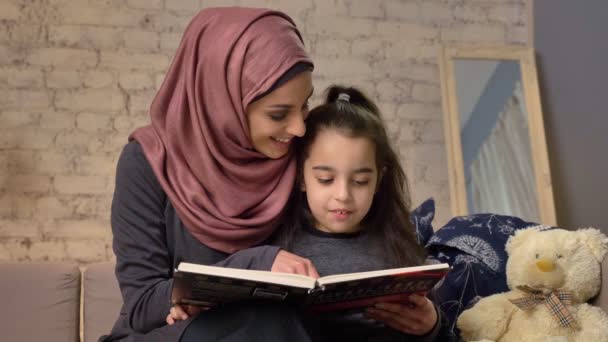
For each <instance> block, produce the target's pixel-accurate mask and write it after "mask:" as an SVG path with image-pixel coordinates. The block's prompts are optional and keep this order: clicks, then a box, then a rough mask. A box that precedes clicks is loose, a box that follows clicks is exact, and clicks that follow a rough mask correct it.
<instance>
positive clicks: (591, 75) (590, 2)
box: [533, 0, 608, 233]
mask: <svg viewBox="0 0 608 342" xmlns="http://www.w3.org/2000/svg"><path fill="white" fill-rule="evenodd" d="M533 13H534V21H533V22H534V45H535V49H536V53H537V62H538V67H539V70H538V72H539V79H540V88H541V97H542V99H543V109H544V115H545V127H546V130H547V140H548V141H547V144H548V148H549V158H550V163H551V172H552V176H553V183H554V184H553V186H554V187H553V188H554V192H555V197H556V198H555V200H556V209H557V218H558V225H560V226H561V227H563V228H579V227H589V226H594V227H596V228H599V229H601V230H602V231H603V232H604V233H608V1H606V0H576V1H572V0H535V1H534V10H533Z"/></svg>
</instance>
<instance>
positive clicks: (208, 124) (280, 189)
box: [101, 8, 317, 342]
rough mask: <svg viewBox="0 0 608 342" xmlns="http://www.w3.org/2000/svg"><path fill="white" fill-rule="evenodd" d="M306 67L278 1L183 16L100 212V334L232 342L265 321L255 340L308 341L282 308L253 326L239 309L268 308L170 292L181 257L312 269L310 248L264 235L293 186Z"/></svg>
mask: <svg viewBox="0 0 608 342" xmlns="http://www.w3.org/2000/svg"><path fill="white" fill-rule="evenodd" d="M312 68H313V65H312V61H311V60H310V58H309V57H308V55H307V54H306V52H305V51H304V46H303V42H302V38H301V36H300V34H299V32H298V30H297V28H296V27H295V24H294V23H293V21H292V20H291V19H290V18H289V17H288V16H286V15H285V14H283V13H280V12H276V11H271V10H264V9H247V8H214V9H206V10H203V11H201V12H200V13H199V14H198V15H197V16H195V17H194V18H193V20H192V21H191V23H190V24H189V26H188V27H187V29H186V31H185V33H184V36H183V38H182V41H181V44H180V46H179V48H178V50H177V53H176V55H175V57H174V59H173V62H172V65H171V67H170V68H169V71H168V72H167V75H166V77H165V80H164V82H163V84H162V86H161V87H160V89H159V91H158V93H157V94H156V97H155V98H154V100H153V102H152V105H151V107H150V117H151V124H150V125H148V126H145V127H143V128H140V129H138V130H136V131H135V132H133V133H132V134H131V136H130V137H129V143H128V144H127V145H126V147H125V148H124V150H123V152H122V154H121V156H120V160H119V162H118V166H117V173H116V188H115V193H114V198H113V202H112V218H111V221H112V232H113V236H114V240H113V250H114V253H115V255H116V276H117V278H118V282H119V285H120V290H121V292H122V297H123V307H122V309H121V312H120V316H119V318H118V320H117V322H116V323H115V325H114V328H113V330H112V332H111V334H110V335H109V336H104V337H102V339H101V340H102V341H140V340H141V341H152V342H153V341H179V340H181V341H186V340H194V339H199V340H200V339H204V340H216V339H219V338H220V336H222V337H223V338H226V339H230V340H240V339H242V338H245V336H249V334H250V333H251V331H253V330H255V331H256V332H257V333H259V334H265V332H264V331H265V330H264V329H266V331H267V332H268V333H269V334H271V335H259V336H264V337H260V338H274V339H279V340H283V339H284V338H290V339H291V340H294V339H295V340H296V341H297V340H298V338H297V335H298V334H299V332H301V336H302V339H303V340H306V339H307V337H306V336H307V335H306V333H305V332H304V330H302V329H303V328H302V326H301V323H300V322H299V320H293V321H291V323H286V322H287V321H289V317H288V315H285V313H284V312H280V313H278V314H279V315H280V316H281V317H282V318H281V320H273V319H265V322H268V324H267V326H266V327H265V326H264V324H260V323H259V322H254V321H252V320H251V318H252V317H254V318H256V319H258V320H259V319H264V313H260V312H261V311H264V310H266V311H267V313H266V314H267V315H268V317H273V315H276V314H277V312H272V309H262V310H261V311H257V309H256V308H249V309H248V308H247V307H246V306H243V307H239V308H238V309H235V310H234V313H238V315H233V314H232V313H231V312H230V311H228V312H226V310H224V311H222V310H221V309H220V310H215V309H214V310H211V311H209V312H205V313H204V315H203V314H201V315H196V313H197V311H196V309H193V308H191V307H181V306H177V307H173V306H172V304H171V302H170V298H171V288H172V275H173V270H174V269H175V268H176V267H177V265H178V264H179V263H180V262H181V261H185V262H192V263H199V264H206V265H216V266H225V267H237V268H248V269H258V270H272V271H282V272H291V273H301V274H306V275H310V276H317V273H316V270H315V269H314V266H312V264H311V263H310V262H309V261H308V260H306V259H303V258H300V257H298V256H295V255H293V254H289V253H287V252H285V251H280V250H279V248H278V247H275V246H269V245H265V244H264V243H265V241H266V240H267V239H268V238H269V237H270V235H271V234H272V233H273V232H274V231H275V230H276V229H277V227H278V223H279V221H280V218H281V215H282V214H283V211H284V207H285V205H286V203H287V200H288V197H289V194H290V192H291V189H292V187H293V185H294V179H295V173H296V169H295V161H294V160H293V158H292V155H291V150H292V148H291V145H292V144H293V139H295V138H297V137H301V136H302V135H303V134H304V133H305V126H304V119H305V118H306V116H307V114H308V105H307V103H308V98H309V97H310V95H311V93H312V82H311V72H312ZM248 310H250V311H248ZM248 312H249V313H250V314H251V315H249V314H248ZM253 312H255V313H256V314H255V315H254V314H253ZM223 315H224V316H223ZM239 315H244V316H242V317H241V316H239ZM247 315H249V316H247ZM200 316H206V317H207V316H208V318H206V317H205V319H196V320H194V322H193V318H195V317H198V318H201V317H200ZM225 316H228V317H229V318H230V319H229V320H228V321H229V322H230V324H232V325H233V326H227V325H226V322H225V321H223V318H224V317H225ZM275 317H276V316H275ZM222 321H223V323H222ZM245 322H248V323H245ZM239 329H240V330H239ZM184 331H185V333H184ZM235 331H236V332H235ZM214 334H216V335H214ZM231 334H232V335H231ZM229 335H230V336H229Z"/></svg>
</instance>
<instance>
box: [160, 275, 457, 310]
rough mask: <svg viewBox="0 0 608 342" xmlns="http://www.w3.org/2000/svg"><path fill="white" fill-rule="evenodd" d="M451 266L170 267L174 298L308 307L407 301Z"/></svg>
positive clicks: (338, 307) (211, 303)
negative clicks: (353, 269)
mask: <svg viewBox="0 0 608 342" xmlns="http://www.w3.org/2000/svg"><path fill="white" fill-rule="evenodd" d="M448 270H449V266H448V265H447V264H436V265H425V266H416V267H406V268H397V269H388V270H380V271H371V272H361V273H350V274H340V275H333V276H328V277H322V278H319V279H316V280H315V279H313V278H310V277H306V276H302V275H296V274H287V273H278V272H269V271H252V270H241V269H232V268H222V267H213V266H205V265H196V264H189V263H180V265H179V266H178V269H177V270H176V272H175V273H174V276H173V277H174V281H173V292H172V301H173V303H175V304H188V305H200V306H206V307H214V306H218V305H222V304H225V303H233V302H240V301H251V300H256V301H259V300H274V301H283V302H287V303H292V304H294V305H298V306H301V307H303V308H306V309H307V310H308V311H311V312H329V311H340V310H347V309H353V308H359V307H367V306H370V305H373V304H374V303H378V302H407V298H408V297H409V296H410V295H411V294H413V293H418V294H422V295H424V294H425V293H426V292H428V291H429V290H430V289H432V288H433V286H435V285H436V284H437V283H438V282H439V281H440V280H441V279H443V277H444V276H445V275H446V273H447V272H448Z"/></svg>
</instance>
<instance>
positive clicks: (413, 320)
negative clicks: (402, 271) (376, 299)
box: [366, 294, 437, 336]
mask: <svg viewBox="0 0 608 342" xmlns="http://www.w3.org/2000/svg"><path fill="white" fill-rule="evenodd" d="M409 300H410V302H411V303H408V304H400V303H378V304H376V305H374V306H373V307H370V308H368V309H367V310H366V313H367V316H368V317H370V318H373V319H375V320H377V321H380V322H383V323H384V324H385V325H387V326H389V327H391V328H393V329H395V330H398V331H401V332H403V333H406V334H410V335H417V336H422V335H424V334H426V333H428V332H430V331H431V330H432V329H433V327H435V324H436V323H437V311H435V306H434V305H433V303H432V302H431V301H430V300H429V299H428V298H426V297H423V296H419V295H415V294H414V295H411V296H410V297H409Z"/></svg>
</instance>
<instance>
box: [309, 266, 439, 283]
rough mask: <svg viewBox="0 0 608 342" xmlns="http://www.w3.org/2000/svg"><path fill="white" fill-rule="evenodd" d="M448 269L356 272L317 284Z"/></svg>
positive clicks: (400, 269)
mask: <svg viewBox="0 0 608 342" xmlns="http://www.w3.org/2000/svg"><path fill="white" fill-rule="evenodd" d="M449 268H450V266H449V265H448V264H433V265H422V266H413V267H401V268H391V269H387V270H379V271H370V272H357V273H344V274H336V275H331V276H326V277H322V278H319V279H318V281H317V283H318V284H319V285H320V286H323V285H325V284H333V283H339V282H344V281H351V280H359V279H366V278H374V277H382V276H387V275H393V274H407V273H415V272H422V271H435V270H436V271H438V272H444V271H447V270H448V269H449Z"/></svg>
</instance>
